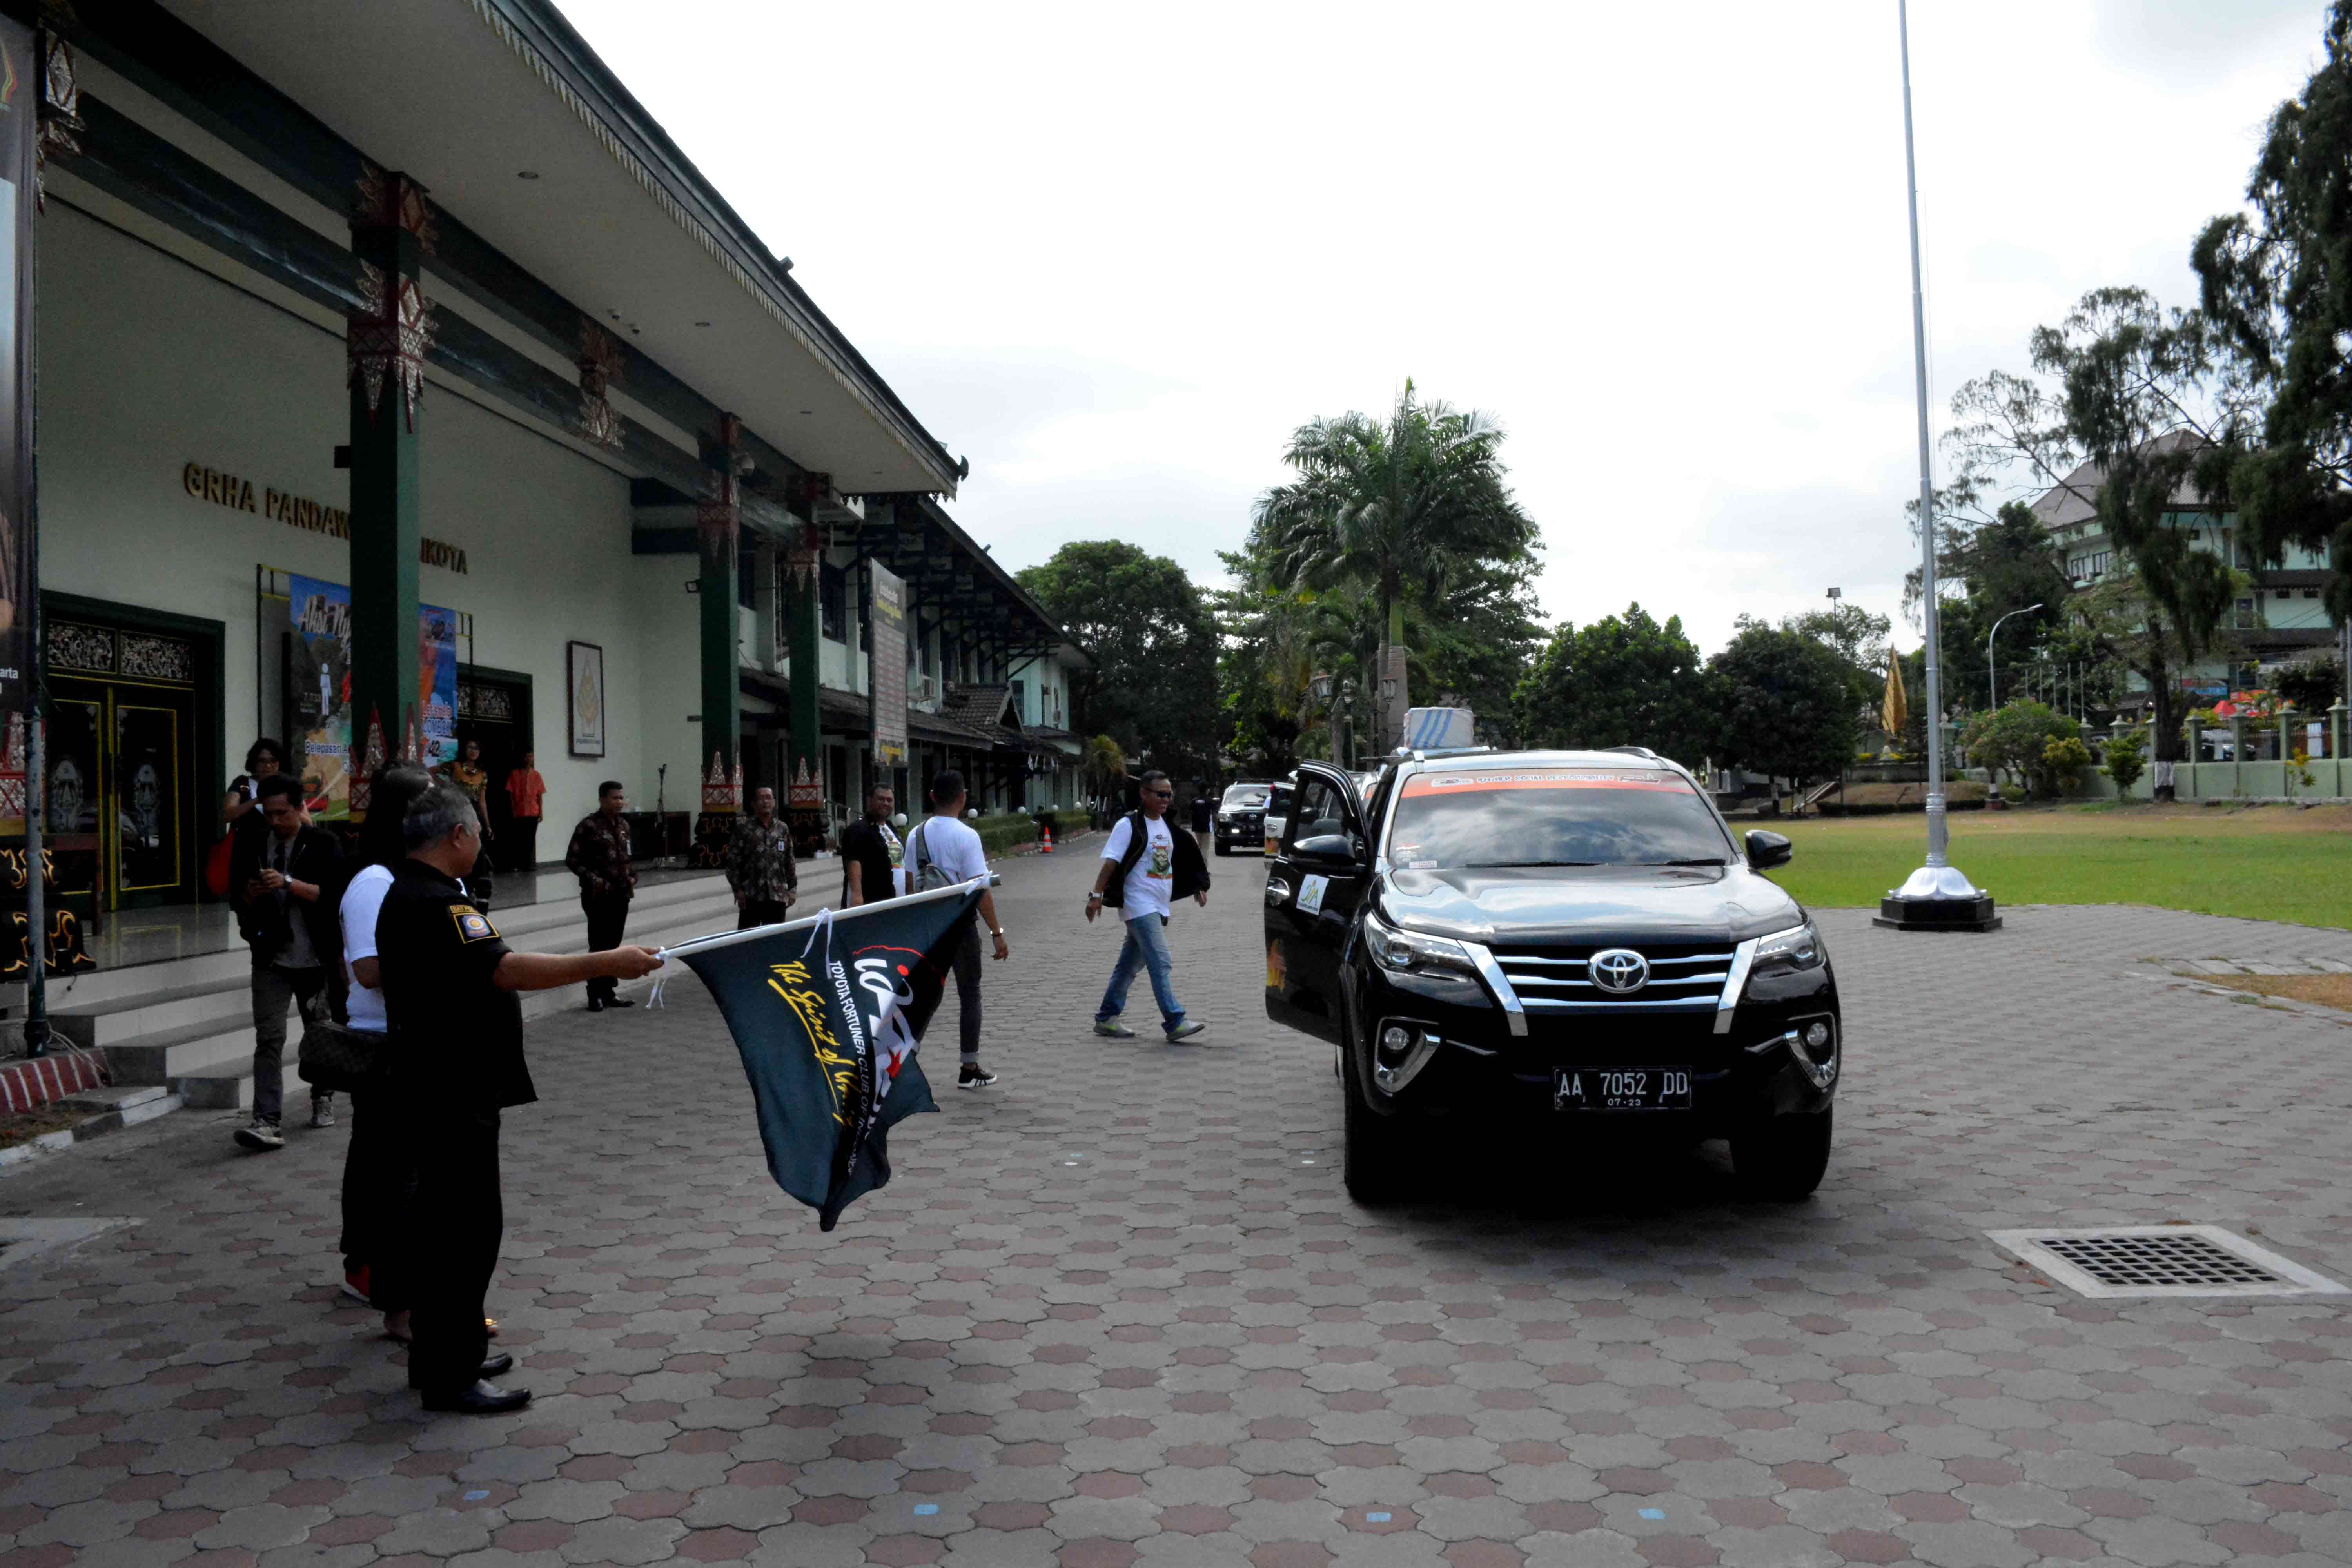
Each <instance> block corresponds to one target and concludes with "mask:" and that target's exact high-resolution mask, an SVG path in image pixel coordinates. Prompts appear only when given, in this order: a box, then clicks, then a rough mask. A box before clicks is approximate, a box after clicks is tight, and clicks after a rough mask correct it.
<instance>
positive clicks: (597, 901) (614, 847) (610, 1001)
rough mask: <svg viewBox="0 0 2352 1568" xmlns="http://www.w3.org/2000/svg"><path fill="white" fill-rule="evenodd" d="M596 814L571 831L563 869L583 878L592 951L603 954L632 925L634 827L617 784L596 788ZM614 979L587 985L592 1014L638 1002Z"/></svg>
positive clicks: (584, 910) (582, 898) (582, 894)
mask: <svg viewBox="0 0 2352 1568" xmlns="http://www.w3.org/2000/svg"><path fill="white" fill-rule="evenodd" d="M596 802H597V805H596V810H595V811H594V812H593V813H592V814H591V815H589V816H583V817H582V818H581V819H580V826H577V827H575V828H573V829H572V847H571V848H570V849H568V850H566V851H565V852H564V856H563V866H564V869H566V870H568V871H570V872H571V873H572V875H573V876H575V877H577V878H579V879H580V909H581V912H582V913H583V914H585V915H586V916H587V917H588V951H589V952H608V951H609V950H611V949H613V948H616V947H618V946H620V945H621V932H622V931H623V930H624V929H625V927H626V926H627V925H628V923H629V898H630V896H631V895H632V894H633V893H635V891H636V887H637V868H636V867H635V866H634V865H632V864H631V863H630V859H629V822H628V818H627V817H625V816H623V815H622V813H624V812H625V811H627V810H628V809H629V797H628V794H627V792H626V791H625V790H623V789H622V788H621V784H620V781H619V780H617V779H606V780H605V781H604V783H603V784H598V785H597V786H596ZM619 990H620V985H619V983H618V982H617V981H614V980H612V979H610V978H604V979H597V980H591V981H590V982H588V1011H590V1012H591V1013H601V1012H603V1011H604V1009H605V1008H607V1007H633V1006H635V1005H636V1001H635V998H634V997H627V996H622V995H620V994H618V992H619Z"/></svg>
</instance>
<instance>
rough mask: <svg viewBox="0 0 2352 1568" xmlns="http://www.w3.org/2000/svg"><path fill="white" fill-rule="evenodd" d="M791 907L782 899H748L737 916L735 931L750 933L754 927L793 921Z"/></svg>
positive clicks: (744, 901) (737, 912)
mask: <svg viewBox="0 0 2352 1568" xmlns="http://www.w3.org/2000/svg"><path fill="white" fill-rule="evenodd" d="M792 918H793V917H792V910H791V906H789V905H787V904H786V903H785V902H784V901H783V900H782V899H746V900H743V907H742V908H741V909H740V910H737V911H736V914H735V929H736V930H737V931H750V930H751V928H752V927H753V926H772V925H779V924H782V922H783V921H788V920H790V919H792Z"/></svg>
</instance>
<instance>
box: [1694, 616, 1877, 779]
mask: <svg viewBox="0 0 2352 1568" xmlns="http://www.w3.org/2000/svg"><path fill="white" fill-rule="evenodd" d="M1707 672H1708V674H1709V675H1710V676H1712V677H1713V678H1714V681H1715V686H1716V693H1717V700H1718V701H1719V702H1720V704H1721V712H1722V722H1721V729H1720V735H1719V740H1718V742H1717V743H1718V746H1719V750H1718V751H1717V753H1716V760H1717V762H1719V763H1724V764H1726V765H1727V766H1732V767H1739V768H1745V769H1747V770H1748V772H1750V773H1763V774H1765V775H1767V776H1769V777H1772V778H1786V779H1792V780H1794V781H1796V782H1797V783H1798V784H1804V783H1806V782H1807V781H1809V780H1813V779H1822V778H1828V777H1830V776H1831V775H1832V774H1834V773H1839V772H1840V771H1841V770H1843V768H1844V767H1845V766H1846V764H1847V763H1851V762H1853V742H1854V737H1855V734H1856V732H1857V731H1858V729H1859V720H1858V717H1857V715H1858V708H1857V705H1856V703H1855V701H1854V692H1853V687H1852V686H1851V685H1850V683H1849V681H1848V679H1847V678H1848V673H1849V671H1848V667H1847V665H1846V662H1845V660H1844V658H1843V657H1842V656H1841V655H1840V654H1839V653H1838V652H1837V650H1836V649H1835V648H1834V647H1832V646H1831V645H1830V644H1828V643H1826V642H1824V641H1822V639H1820V638H1819V637H1811V636H1808V635H1806V634H1805V633H1803V632H1801V631H1796V630H1792V629H1785V628H1776V627H1773V626H1766V625H1765V624H1764V623H1763V622H1761V621H1757V620H1751V619H1748V617H1746V616H1742V617H1741V618H1740V621H1739V630H1738V635H1736V636H1735V637H1732V639H1731V641H1730V643H1729V644H1728V645H1727V647H1725V648H1724V649H1723V651H1722V652H1720V653H1718V654H1717V655H1716V656H1715V658H1712V659H1710V660H1708V661H1707Z"/></svg>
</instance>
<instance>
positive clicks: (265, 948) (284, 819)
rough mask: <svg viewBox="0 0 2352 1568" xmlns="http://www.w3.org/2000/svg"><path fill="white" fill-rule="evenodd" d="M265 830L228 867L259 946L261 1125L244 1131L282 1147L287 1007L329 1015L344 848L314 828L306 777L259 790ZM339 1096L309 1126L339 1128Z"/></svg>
mask: <svg viewBox="0 0 2352 1568" xmlns="http://www.w3.org/2000/svg"><path fill="white" fill-rule="evenodd" d="M258 793H259V795H260V796H261V805H260V811H261V816H262V821H263V823H264V825H265V829H266V830H265V831H264V832H263V833H261V834H260V835H258V836H253V837H247V838H245V839H243V840H240V842H239V844H238V847H237V852H236V858H235V859H234V860H233V861H232V862H231V864H230V867H229V899H230V901H231V903H232V905H233V906H234V907H235V909H236V928H237V932H238V934H239V935H241V936H243V937H244V938H245V941H246V945H247V946H248V947H249V948H251V949H252V950H253V1121H252V1123H251V1125H249V1126H246V1127H240V1128H238V1129H237V1130H236V1141H237V1142H238V1143H239V1144H241V1145H242V1146H244V1147H245V1148H247V1149H282V1148H284V1147H285V1146H286V1136H285V1133H284V1132H283V1131H280V1129H279V1126H278V1122H279V1119H280V1116H281V1114H282V1109H283V1104H284V1100H285V1072H286V1069H285V1066H284V1062H285V1056H286V1006H287V1004H288V1003H289V1002H290V1003H292V1004H293V1005H295V1006H296V1007H298V1008H299V1010H300V1011H301V1015H302V1022H303V1023H304V1024H305V1025H308V1024H310V1023H313V1022H315V1021H316V1020H317V1019H318V1018H319V1017H320V1015H321V1009H322V1008H323V1007H324V1005H325V999H326V993H327V974H328V968H327V966H328V965H329V964H331V963H337V962H339V961H340V959H341V953H342V940H341V936H340V935H339V933H338V931H337V928H336V923H335V900H336V897H337V894H338V892H339V890H340V889H341V875H340V872H339V869H338V868H339V864H340V862H341V859H342V851H341V848H340V847H338V846H337V845H336V843H335V839H334V836H333V835H332V834H331V833H329V832H328V831H327V830H326V829H325V828H323V827H315V826H311V823H310V812H309V811H308V810H307V809H306V807H305V805H304V804H303V799H302V781H301V780H299V779H297V778H293V777H290V776H289V775H288V774H285V773H272V774H271V775H270V776H269V777H268V778H266V779H263V780H262V781H261V783H260V784H259V786H258ZM334 1108H335V1097H334V1096H333V1095H331V1094H314V1095H312V1096H311V1097H310V1125H311V1126H313V1127H332V1126H333V1125H334V1124H335V1109H334Z"/></svg>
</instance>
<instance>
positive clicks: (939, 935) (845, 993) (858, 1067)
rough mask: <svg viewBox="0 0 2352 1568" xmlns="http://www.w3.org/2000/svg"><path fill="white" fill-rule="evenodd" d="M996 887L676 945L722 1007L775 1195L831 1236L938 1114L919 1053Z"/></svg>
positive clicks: (975, 885) (975, 886) (945, 892)
mask: <svg viewBox="0 0 2352 1568" xmlns="http://www.w3.org/2000/svg"><path fill="white" fill-rule="evenodd" d="M986 887H987V884H986V883H985V882H982V881H980V880H978V879H974V880H972V881H970V882H966V883H964V884H962V885H961V886H960V887H954V888H941V889H935V890H934V891H931V892H928V893H918V894H916V895H915V896H913V897H911V898H904V899H887V900H883V901H882V902H880V903H877V904H861V905H859V906H858V907H857V908H856V909H853V910H841V911H839V912H833V911H828V912H826V913H824V914H820V915H815V916H813V917H811V918H809V919H806V920H798V921H791V922H790V923H788V924H785V925H775V926H762V927H761V928H760V929H758V930H756V931H730V932H728V933H726V934H724V935H720V936H707V937H698V938H697V939H696V940H694V941H693V942H685V943H682V944H680V945H679V946H677V947H674V948H671V949H670V950H669V951H668V956H670V957H672V958H677V959H682V960H683V961H685V963H686V965H687V967H688V968H689V969H691V970H693V971H694V972H695V973H697V974H698V975H700V976H701V977H702V983H703V984H705V985H708V986H709V987H710V994H712V995H713V996H715V997H717V998H718V999H719V1013H720V1014H721V1015H722V1016H725V1018H726V1020H727V1029H728V1032H729V1033H730V1034H731V1035H733V1036H734V1037H735V1047H736V1048H737V1049H738V1050H740V1051H741V1052H742V1053H743V1071H744V1073H745V1074H746V1076H748V1077H749V1078H750V1079H751V1096H752V1099H753V1100H754V1101H755V1102H756V1103H757V1105H758V1107H759V1113H760V1141H761V1142H762V1143H764V1144H765V1145H766V1146H767V1151H768V1173H769V1174H771V1175H772V1176H773V1177H775V1179H776V1185H778V1186H780V1187H782V1188H783V1189H784V1191H786V1192H788V1193H790V1194H792V1195H793V1196H794V1197H796V1198H798V1199H800V1200H801V1202H803V1203H804V1204H806V1205H809V1206H810V1207H812V1208H814V1209H815V1210H816V1211H817V1215H818V1219H819V1223H820V1225H821V1226H822V1227H823V1228H824V1229H826V1230H831V1229H832V1228H833V1227H834V1226H835V1224H836V1223H837V1222H838V1221H839V1220H840V1218H841V1211H842V1210H843V1209H845V1208H847V1207H848V1206H849V1205H850V1202H851V1200H852V1199H855V1198H856V1197H858V1196H859V1195H860V1194H865V1193H869V1192H871V1191H873V1190H874V1189H875V1188H876V1187H878V1186H881V1185H883V1184H885V1183H887V1182H888V1181H889V1179H890V1157H889V1152H888V1151H887V1148H886V1147H885V1146H884V1142H883V1134H884V1133H885V1132H887V1131H888V1130H889V1129H890V1128H891V1127H892V1126H893V1125H895V1124H896V1123H898V1121H901V1120H903V1119H904V1118H906V1117H908V1116H912V1115H913V1114H915V1113H916V1112H917V1111H919V1110H938V1109H939V1107H938V1106H937V1105H934V1104H933V1103H932V1102H931V1086H930V1085H929V1083H928V1082H926V1081H925V1080H924V1079H923V1069H922V1068H920V1067H919V1066H917V1065H916V1062H915V1043H916V1041H917V1040H919V1039H920V1038H921V1037H922V1033H923V1026H924V1025H926V1024H928V1023H929V1022H930V1017H931V1012H932V1010H933V1009H934V1008H936V1007H937V1006H938V1005H940V988H941V985H942V984H943V983H944V982H945V981H946V979H947V974H948V966H949V965H950V963H952V962H953V960H954V958H955V950H956V944H957V943H958V942H964V941H968V940H970V937H971V916H972V911H973V910H974V909H976V908H977V907H978V906H979V903H980V895H981V894H982V892H983V891H984V890H985V889H986Z"/></svg>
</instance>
